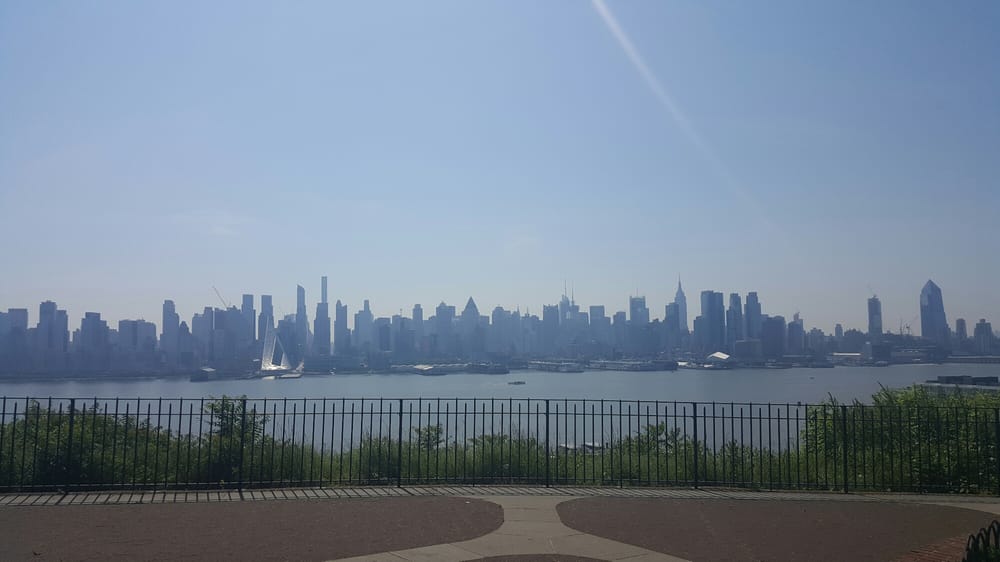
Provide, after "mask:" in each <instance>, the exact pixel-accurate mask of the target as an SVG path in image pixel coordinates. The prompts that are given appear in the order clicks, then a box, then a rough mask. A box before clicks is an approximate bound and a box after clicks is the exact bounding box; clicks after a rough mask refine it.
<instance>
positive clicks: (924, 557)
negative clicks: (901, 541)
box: [893, 533, 971, 562]
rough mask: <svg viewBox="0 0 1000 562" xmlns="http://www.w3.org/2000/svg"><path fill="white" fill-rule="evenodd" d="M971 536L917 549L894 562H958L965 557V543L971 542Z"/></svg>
mask: <svg viewBox="0 0 1000 562" xmlns="http://www.w3.org/2000/svg"><path fill="white" fill-rule="evenodd" d="M969 534H971V533H969ZM969 534H965V535H958V536H955V537H951V538H949V539H944V540H941V541H938V542H936V543H933V544H929V545H927V546H924V547H921V548H915V549H913V550H911V551H910V552H907V553H906V554H904V555H902V556H900V557H899V558H896V559H895V560H893V562H958V561H959V560H961V559H962V558H963V557H964V556H965V543H966V541H967V540H969Z"/></svg>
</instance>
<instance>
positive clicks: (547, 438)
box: [545, 398, 551, 488]
mask: <svg viewBox="0 0 1000 562" xmlns="http://www.w3.org/2000/svg"><path fill="white" fill-rule="evenodd" d="M549 470H550V468H549V399H548V398H546V399H545V487H546V488H548V487H549V483H550V478H551V477H550V472H549Z"/></svg>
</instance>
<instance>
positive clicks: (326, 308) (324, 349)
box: [312, 275, 330, 357]
mask: <svg viewBox="0 0 1000 562" xmlns="http://www.w3.org/2000/svg"><path fill="white" fill-rule="evenodd" d="M320 286H321V290H320V294H321V295H322V296H321V297H320V302H319V303H318V304H317V305H316V318H315V319H313V345H312V352H313V354H314V355H318V356H321V357H326V356H328V355H330V304H329V303H327V302H326V276H325V275H324V276H323V277H322V279H320Z"/></svg>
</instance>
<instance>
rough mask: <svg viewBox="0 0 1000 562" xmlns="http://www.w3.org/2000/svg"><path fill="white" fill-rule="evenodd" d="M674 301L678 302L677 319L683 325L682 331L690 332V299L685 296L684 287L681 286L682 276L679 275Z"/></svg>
mask: <svg viewBox="0 0 1000 562" xmlns="http://www.w3.org/2000/svg"><path fill="white" fill-rule="evenodd" d="M674 303H675V304H677V320H678V322H679V323H680V325H681V333H684V334H686V333H687V332H688V301H687V297H685V296H684V289H682V288H681V278H680V277H679V276H678V277H677V293H676V294H675V295H674Z"/></svg>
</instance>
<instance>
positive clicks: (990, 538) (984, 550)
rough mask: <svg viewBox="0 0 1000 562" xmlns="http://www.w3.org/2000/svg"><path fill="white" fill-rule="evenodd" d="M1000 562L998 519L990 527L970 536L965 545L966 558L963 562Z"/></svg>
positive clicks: (999, 528) (999, 523) (999, 526)
mask: <svg viewBox="0 0 1000 562" xmlns="http://www.w3.org/2000/svg"><path fill="white" fill-rule="evenodd" d="M997 561H1000V522H998V521H997V520H996V519H994V520H993V522H992V523H990V525H989V526H988V527H983V528H982V529H979V532H978V533H976V534H974V535H969V540H968V541H967V542H966V543H965V557H964V558H963V559H962V562H997Z"/></svg>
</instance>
